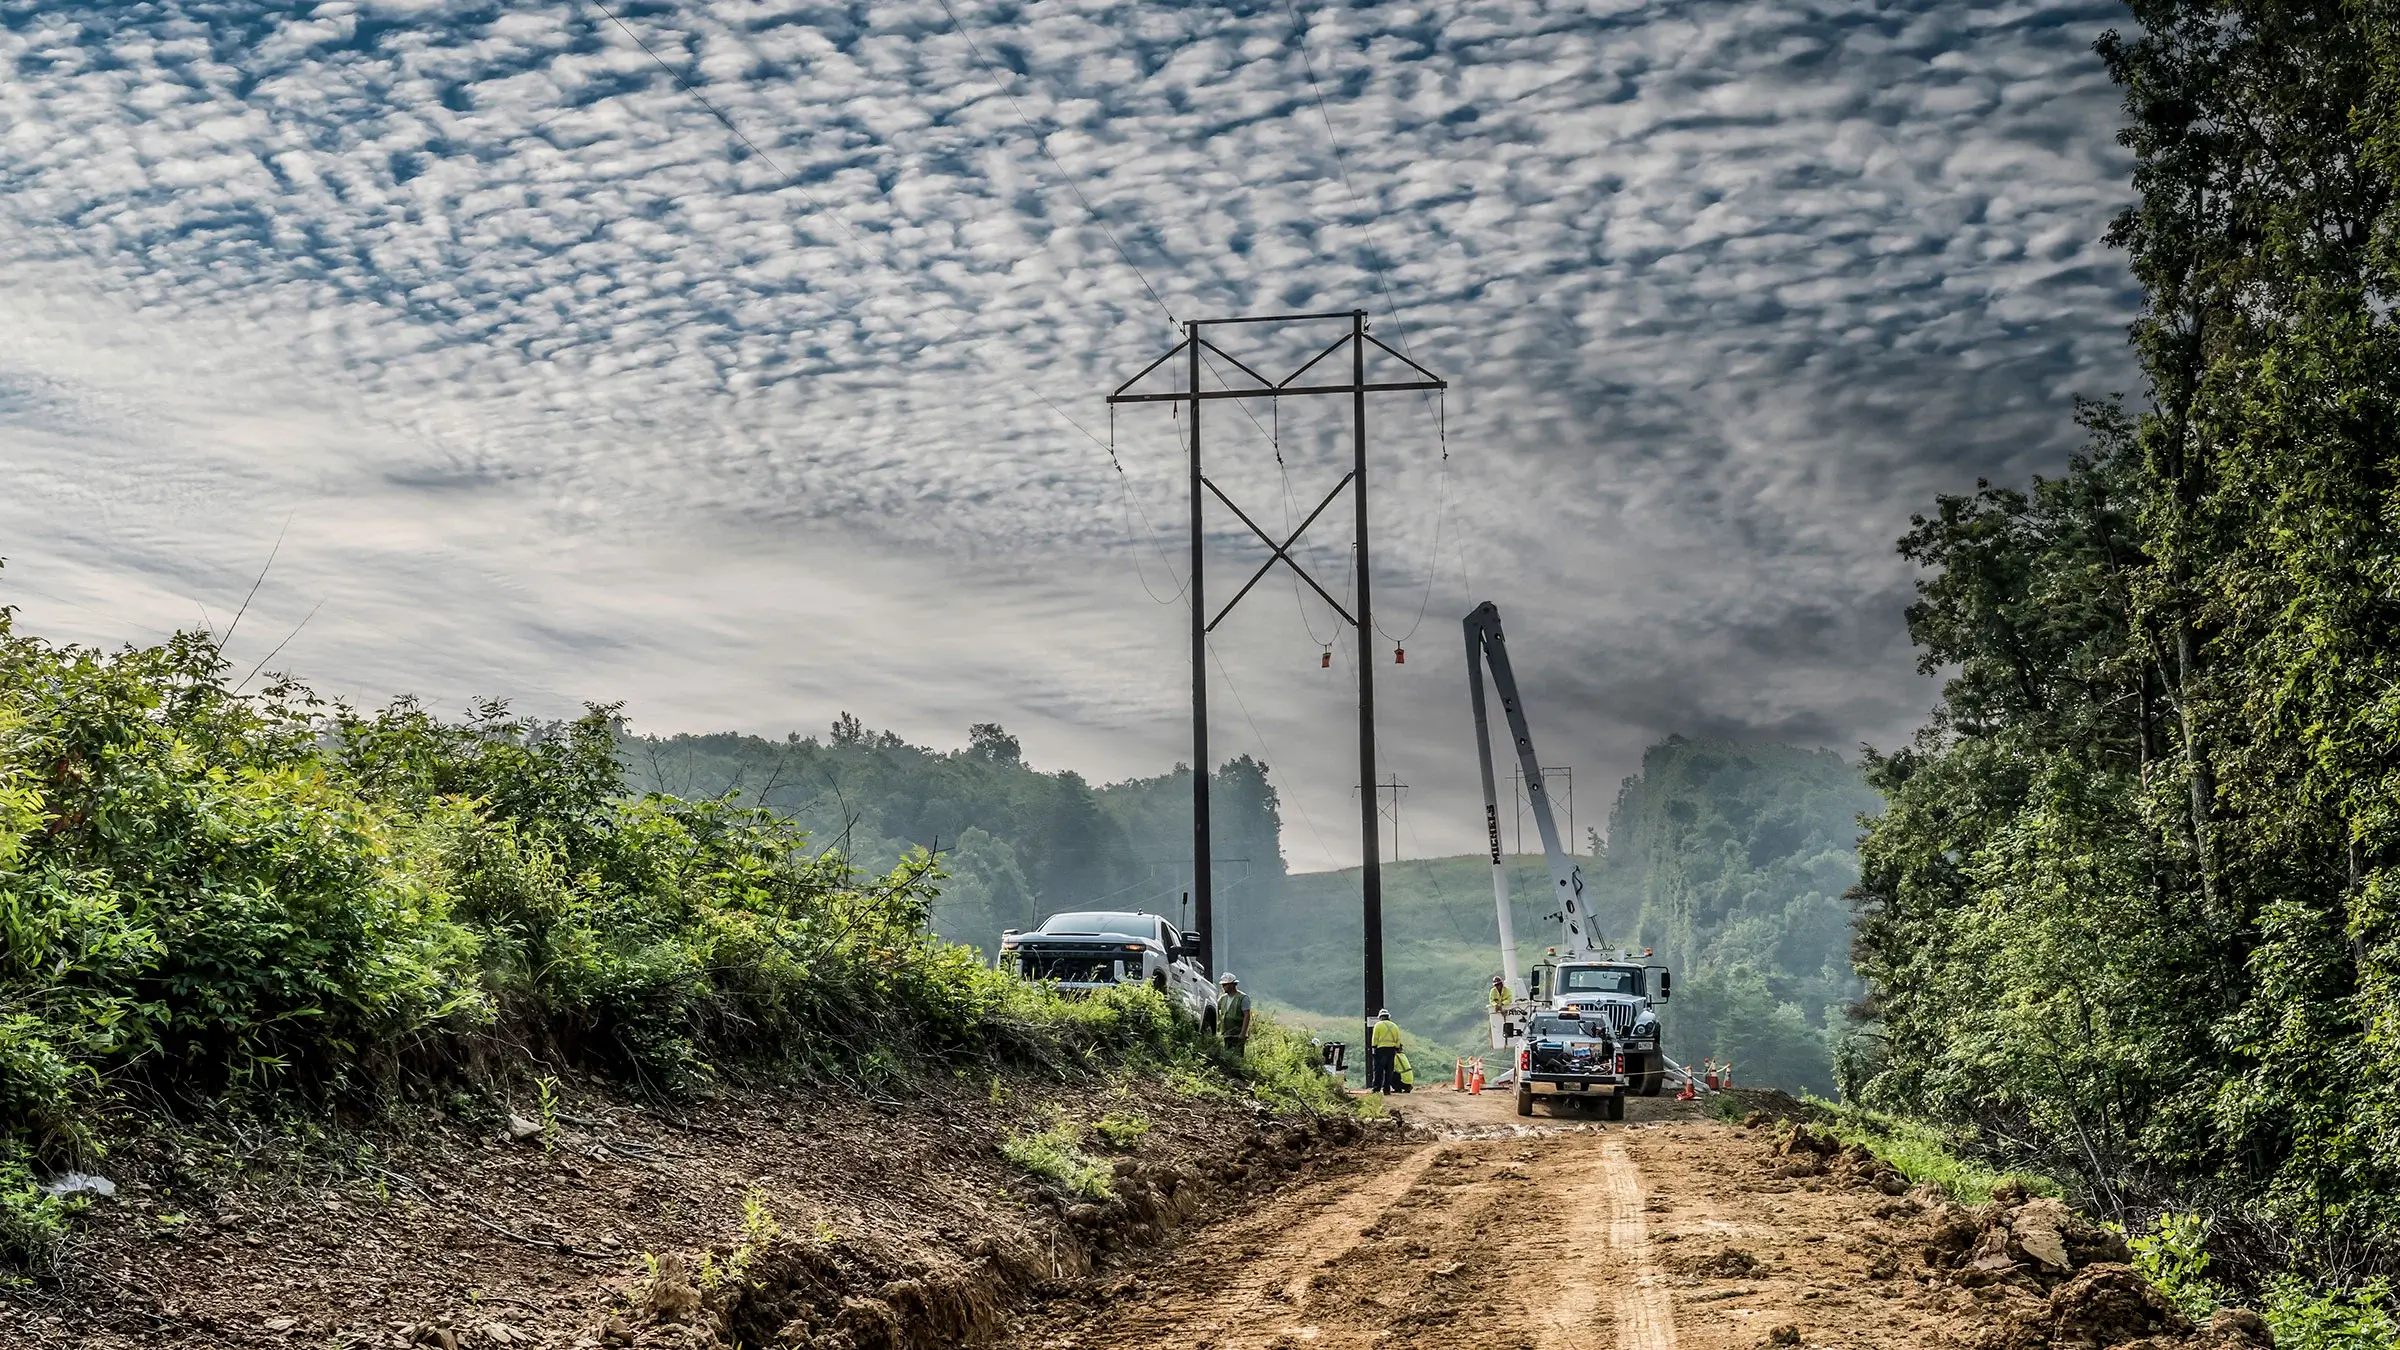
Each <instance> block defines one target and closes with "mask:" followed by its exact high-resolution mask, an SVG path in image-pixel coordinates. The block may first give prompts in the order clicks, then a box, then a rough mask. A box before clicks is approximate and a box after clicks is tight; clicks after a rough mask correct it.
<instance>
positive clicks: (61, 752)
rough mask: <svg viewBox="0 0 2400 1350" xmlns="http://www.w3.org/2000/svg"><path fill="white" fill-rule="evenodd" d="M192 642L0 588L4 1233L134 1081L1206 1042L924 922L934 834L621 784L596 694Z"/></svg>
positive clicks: (894, 1062) (1126, 1054)
mask: <svg viewBox="0 0 2400 1350" xmlns="http://www.w3.org/2000/svg"><path fill="white" fill-rule="evenodd" d="M224 673H225V668H224V663H223V662H222V661H221V660H220V659H219V657H218V655H217V652H216V650H215V648H214V647H213V646H212V645H211V644H210V643H209V642H208V641H207V640H206V639H205V638H203V637H199V636H191V635H186V636H183V637H179V638H177V639H175V640H174V641H173V642H171V643H168V644H166V645H163V646H160V647H155V648H135V649H127V650H125V651H122V652H118V653H114V654H104V653H100V652H95V651H91V650H88V649H84V648H79V647H59V646H52V645H49V644H46V643H43V642H41V641H39V640H36V639H33V638H30V637H26V636H23V635H20V634H18V633H16V632H15V631H14V629H13V627H12V626H11V623H10V616H9V615H8V613H7V611H6V610H5V609H0V1247H5V1248H8V1249H10V1250H13V1251H15V1252H17V1253H19V1254H22V1253H24V1252H25V1251H27V1250H29V1249H31V1248H34V1247H38V1246H39V1245H40V1244H41V1243H42V1242H43V1241H45V1240H46V1238H47V1236H48V1235H51V1234H54V1233H55V1231H56V1228H57V1221H58V1219H59V1216H60V1213H61V1210H60V1207H59V1206H58V1205H57V1203H56V1202H53V1201H49V1200H47V1199H46V1198H44V1197H41V1196H40V1195H39V1194H38V1193H37V1192H35V1191H34V1190H32V1189H31V1178H32V1177H33V1175H35V1168H36V1166H37V1165H38V1166H39V1167H41V1168H43V1169H49V1168H55V1167H58V1166H62V1165H66V1164H68V1163H72V1162H76V1161H79V1160H82V1159H84V1158H86V1157H88V1156H89V1155H90V1154H92V1153H93V1152H94V1151H95V1150H96V1149H97V1148H98V1147H99V1141H98V1140H96V1139H95V1138H94V1137H93V1135H92V1132H91V1130H90V1128H89V1126H88V1124H87V1122H88V1121H89V1120H90V1119H91V1118H92V1109H93V1108H94V1107H95V1106H98V1105H102V1104H105V1103H107V1102H108V1101H110V1100H111V1099H112V1098H113V1096H114V1095H115V1094H116V1093H117V1092H118V1091H120V1090H121V1089H123V1088H125V1087H127V1086H130V1085H132V1084H134V1083H137V1082H138V1083H140V1084H143V1085H145V1086H146V1087H148V1088H150V1089H153V1090H155V1091H158V1092H161V1093H166V1094H174V1095H191V1094H202V1095H213V1096H219V1097H226V1098H230V1099H232V1100H233V1101H235V1102H236V1103H237V1104H239V1103H242V1102H250V1103H252V1104H256V1105H264V1104H266V1103H267V1101H268V1100H269V1098H270V1096H271V1095H276V1094H290V1093H301V1094H351V1095H359V1094H367V1093H373V1092H378V1091H387V1090H390V1089H393V1088H396V1087H402V1086H406V1085H408V1084H410V1083H414V1082H425V1081H429V1080H430V1079H431V1078H432V1077H434V1076H437V1075H441V1074H444V1073H449V1072H454V1071H457V1070H458V1069H460V1068H462V1067H464V1066H468V1065H471V1064H474V1063H478V1062H483V1061H488V1060H490V1059H491V1058H493V1057H494V1054H495V1052H497V1053H498V1054H499V1055H501V1056H502V1057H505V1056H507V1055H508V1054H510V1053H511V1052H513V1051H515V1050H516V1049H517V1048H519V1047H534V1048H538V1051H539V1053H540V1056H541V1059H542V1061H543V1062H544V1063H545V1064H547V1065H548V1066H551V1067H557V1066H561V1065H567V1064H572V1065H578V1066H581V1067H584V1068H586V1069H590V1070H595V1071H598V1072H603V1073H609V1074H614V1075H617V1076H620V1077H622V1078H624V1079H626V1080H629V1081H631V1082H633V1083H635V1084H638V1085H641V1086H645V1087H648V1088H650V1089H653V1090H659V1091H668V1092H675V1091H683V1090H687V1089H691V1088H695V1087H698V1086H701V1085H703V1084H704V1083H705V1082H707V1081H708V1080H709V1079H710V1078H712V1077H713V1076H715V1075H716V1074H718V1073H719V1072H720V1071H721V1069H722V1068H723V1067H725V1066H727V1065H729V1064H734V1063H740V1064H744V1065H750V1066H756V1067H761V1068H773V1069H777V1070H782V1071H790V1072H798V1073H802V1074H807V1075H813V1076H817V1077H821V1078H828V1079H834V1080H846V1081H853V1082H857V1083H860V1084H862V1085H865V1086H868V1087H880V1086H882V1085H884V1084H885V1083H886V1082H888V1081H889V1080H891V1079H892V1078H894V1077H896V1076H898V1075H900V1074H902V1073H904V1072H906V1071H907V1067H908V1065H909V1064H910V1063H912V1062H919V1061H924V1060H938V1059H943V1058H951V1059H961V1058H984V1059H1001V1058H1007V1059H1017V1060H1032V1061H1036V1062H1049V1063H1073V1062H1079V1061H1081V1060H1082V1059H1083V1058H1084V1057H1085V1056H1087V1055H1090V1054H1093V1053H1096V1052H1097V1053H1106V1054H1109V1055H1112V1056H1115V1057H1117V1058H1119V1059H1120V1060H1126V1061H1130V1062H1134V1063H1150V1064H1177V1065H1185V1066H1199V1067H1198V1068H1197V1069H1195V1070H1194V1071H1195V1072H1205V1071H1206V1066H1207V1065H1208V1064H1209V1062H1210V1061H1209V1060H1208V1059H1207V1051H1206V1050H1205V1048H1203V1047H1201V1046H1200V1045H1199V1043H1198V1042H1199V1033H1198V1032H1197V1030H1196V1029H1195V1028H1192V1027H1190V1026H1189V1025H1187V1024H1184V1023H1182V1022H1179V1020H1178V1019H1176V1018H1175V1017H1174V1016H1172V1015H1171V1013H1170V1012H1169V1010H1168V1008H1167V1006H1166V1003H1165V1001H1164V1000H1163V999H1161V998H1160V997H1159V996H1158V995H1156V994H1155V993H1152V992H1150V991H1149V990H1147V989H1141V990H1123V991H1116V992H1113V993H1111V994H1109V995H1107V996H1104V997H1099V998H1089V999H1076V1000H1068V999H1062V998H1060V997H1059V996H1057V995H1056V994H1054V993H1052V992H1050V991H1049V990H1048V989H1046V988H1045V987H1043V986H1038V985H1029V984H1026V983H1025V982H1023V981H1021V980H1018V979H1016V978H1015V977H1013V976H1010V975H1005V974H1002V973H1000V972H998V971H995V970H993V969H991V968H989V967H988V966H987V965H985V964H984V963H983V962H982V961H981V960H980V959H979V958H978V957H977V955H976V953H975V952H974V951H973V950H972V949H970V948H965V947H960V946H954V945H951V944H948V943H944V942H942V941H940V940H939V939H938V938H936V937H934V936H933V935H932V934H931V933H930V932H929V931H928V928H927V918H928V915H929V913H930V911H931V909H932V907H933V904H934V902H935V899H936V896H937V893H938V892H937V888H938V885H939V883H940V881H941V875H942V874H941V872H940V871H939V869H938V866H937V864H936V861H935V860H934V859H933V858H932V857H930V856H928V855H927V854H925V853H924V852H922V851H916V852H911V853H908V854H905V855H903V856H902V857H900V858H899V859H898V860H897V861H896V862H895V864H894V866H893V867H892V868H891V869H890V870H889V871H888V872H887V873H885V874H882V875H870V876H862V875H861V874H859V873H858V872H856V871H855V870H854V869H853V867H852V865H851V864H850V862H849V861H848V860H847V859H846V858H845V857H844V856H843V855H842V854H841V853H839V852H838V851H821V850H818V849H816V848H814V847H812V846H811V841H810V840H809V838H808V836H807V835H806V834H805V833H804V832H803V831H802V830H801V829H800V828H799V827H798V826H797V825H796V824H795V823H793V822H792V821H790V820H788V819H785V818H783V817H780V816H777V815H775V814H772V813H770V812H766V811H762V810H754V809H748V808H745V807H742V806H740V805H737V804H735V803H734V802H731V801H723V800H720V801H701V802H690V801H683V800H680V799H676V798H672V797H667V796H662V795H657V794H650V795H644V796H636V795H633V794H631V793H629V792H627V790H626V788H625V784H624V781H623V775H622V773H621V771H620V769H619V767H618V761H617V752H618V745H619V739H620V738H619V732H618V728H617V727H616V725H615V719H614V710H613V709H610V708H606V707H595V708H592V709H590V710H589V711H588V712H587V713H586V714H585V716H583V717H582V718H580V719H578V720H576V721H574V722H572V723H570V724H566V725H542V724H536V723H531V722H527V721H525V720H522V719H518V718H514V717H511V716H510V715H509V714H508V712H507V710H506V709H505V708H504V707H503V706H501V705H498V704H488V705H485V706H483V707H481V708H478V709H477V710H475V711H474V712H473V713H472V714H471V715H470V716H469V717H467V718H466V719H464V720H461V721H455V722H454V721H445V720H442V719H439V718H435V717H433V716H432V715H430V714H428V713H427V712H425V711H424V710H423V709H422V708H420V707H418V706H416V705H415V704H413V703H410V702H407V701H402V702H400V703H398V704H395V705H393V706H392V707H390V708H387V709H384V710H382V711H380V712H376V713H372V714H362V713H359V712H356V711H353V710H351V709H349V708H346V707H341V706H338V705H335V706H327V705H324V704H321V703H319V702H318V701H317V700H315V699H314V698H313V697H312V696H310V695H309V694H308V693H307V691H305V690H303V689H300V688H298V687H296V686H290V685H282V686H277V687H274V688H271V689H269V690H267V691H266V692H264V693H263V694H256V695H248V696H244V695H240V694H237V693H235V692H234V691H233V690H231V689H229V688H228V687H227V685H226V682H225V680H224Z"/></svg>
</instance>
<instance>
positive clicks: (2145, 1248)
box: [2126, 1211, 2282, 1344]
mask: <svg viewBox="0 0 2400 1350" xmlns="http://www.w3.org/2000/svg"><path fill="white" fill-rule="evenodd" d="M2208 1236H2209V1233H2208V1221H2207V1220H2206V1219H2203V1218H2201V1217H2200V1216H2199V1215H2197V1214H2178V1213H2174V1212H2173V1211H2169V1212H2168V1213H2165V1214H2161V1215H2159V1216H2158V1219H2157V1222H2156V1225H2155V1226H2154V1227H2152V1228H2151V1230H2150V1231H2149V1232H2147V1233H2143V1234H2140V1235H2138V1236H2136V1237H2133V1238H2130V1239H2128V1240H2127V1242H2126V1245H2127V1246H2129V1247H2131V1248H2132V1249H2133V1268H2134V1269H2135V1270H2138V1271H2140V1272H2141V1273H2142V1275H2143V1277H2144V1278H2146V1279H2148V1280H2149V1281H2150V1283H2152V1284H2155V1285H2157V1286H2158V1288H2159V1292H2161V1293H2163V1294H2165V1295H2166V1296H2167V1297H2168V1298H2170V1299H2172V1300H2174V1303H2175V1306H2176V1307H2178V1308H2180V1309H2182V1310H2183V1314H2184V1316H2186V1317H2189V1318H2191V1319H2192V1320H2193V1321H2195V1322H2202V1323H2205V1322H2206V1321H2207V1320H2208V1315H2209V1314H2210V1313H2212V1312H2214V1311H2216V1309H2217V1306H2218V1305H2219V1304H2221V1303H2223V1302H2224V1301H2225V1289H2224V1287H2223V1286H2222V1285H2219V1284H2218V1283H2217V1282H2216V1281H2215V1280H2212V1279H2210V1278H2209V1275H2208ZM2277 1343H2278V1344H2281V1343H2282V1342H2281V1339H2280V1338H2278V1341H2277Z"/></svg>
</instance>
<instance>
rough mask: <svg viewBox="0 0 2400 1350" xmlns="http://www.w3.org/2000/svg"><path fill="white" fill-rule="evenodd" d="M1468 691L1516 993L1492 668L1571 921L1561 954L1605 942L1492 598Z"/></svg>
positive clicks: (1476, 618)
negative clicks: (1488, 691)
mask: <svg viewBox="0 0 2400 1350" xmlns="http://www.w3.org/2000/svg"><path fill="white" fill-rule="evenodd" d="M1466 633H1467V692H1468V694H1469V696H1470V697H1471V699H1472V701H1473V703H1474V705H1475V756H1476V759H1477V761H1478V762H1479V763H1480V764H1481V766H1482V769H1483V823H1484V831H1485V834H1486V837H1487V840H1488V842H1489V844H1490V846H1491V856H1492V903H1493V904H1494V905H1495V906H1496V907H1497V908H1498V909H1499V912H1500V965H1501V971H1502V974H1503V976H1504V977H1505V978H1506V979H1507V981H1508V986H1509V988H1510V990H1511V991H1513V992H1518V993H1521V992H1523V991H1522V989H1521V987H1520V986H1519V985H1518V984H1517V943H1516V935H1515V932H1514V929H1513V926H1512V925H1511V923H1510V921H1509V913H1508V865H1507V861H1506V859H1505V858H1503V857H1502V855H1501V852H1500V791H1499V785H1498V783H1497V782H1496V781H1495V780H1494V778H1493V775H1492V737H1491V726H1490V722H1489V719H1488V718H1487V716H1486V714H1485V711H1484V699H1483V680H1484V672H1485V668H1486V667H1487V666H1488V667H1489V668H1490V673H1491V680H1492V687H1493V689H1494V690H1495V691H1497V692H1498V693H1499V695H1500V711H1501V713H1502V714H1503V715H1504V716H1506V717H1507V718H1508V734H1509V736H1510V737H1511V738H1512V739H1513V740H1515V742H1516V749H1517V764H1518V766H1519V767H1520V768H1521V769H1523V770H1524V773H1525V790H1526V795H1527V796H1529V797H1530V798H1532V800H1533V825H1534V828H1535V829H1536V830H1538V831H1540V832H1541V836H1542V855H1543V857H1544V858H1546V859H1547V860H1548V861H1549V864H1550V879H1551V880H1552V881H1553V882H1555V883H1556V898H1557V900H1558V905H1559V913H1560V915H1562V916H1563V917H1564V918H1565V920H1566V941H1565V943H1564V944H1563V950H1562V951H1561V952H1560V955H1561V956H1563V957H1565V958H1566V959H1568V960H1575V959H1578V958H1582V957H1588V956H1592V955H1595V954H1597V953H1598V952H1599V950H1600V947H1601V936H1600V932H1599V929H1598V928H1597V927H1596V926H1595V924H1594V923H1593V915H1592V907H1591V902H1590V900H1588V899H1587V898H1586V897H1585V895H1584V888H1583V867H1582V865H1581V864H1579V863H1577V862H1576V861H1575V860H1574V859H1573V858H1571V857H1569V856H1568V854H1567V851H1566V849H1565V848H1563V847H1561V845H1560V843H1559V838H1558V821H1557V820H1556V819H1555V818H1554V817H1553V816H1552V815H1551V814H1550V794H1549V792H1548V791H1547V790H1546V789H1545V788H1544V786H1543V783H1542V765H1541V761H1540V760H1538V759H1536V758H1535V757H1534V753H1533V732H1532V730H1531V729H1529V728H1528V727H1527V726H1526V725H1525V704H1524V701H1523V700H1521V699H1519V698H1518V697H1517V677H1516V675H1515V673H1514V672H1513V671H1511V670H1510V669H1509V664H1508V643H1507V640H1506V639H1505V638H1503V637H1502V636H1501V633H1500V607H1499V606H1498V605H1495V604H1493V603H1492V602H1491V601H1489V600H1486V601H1484V602H1483V603H1482V604H1480V605H1477V606H1476V607H1475V612H1474V613H1472V614H1469V615H1468V616H1467V618H1466Z"/></svg>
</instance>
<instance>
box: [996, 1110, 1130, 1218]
mask: <svg viewBox="0 0 2400 1350" xmlns="http://www.w3.org/2000/svg"><path fill="white" fill-rule="evenodd" d="M1000 1156H1001V1157H1003V1158H1006V1159H1008V1160H1009V1161H1010V1162H1012V1163H1015V1164H1016V1165H1017V1166H1019V1167H1021V1168H1023V1169H1025V1171H1026V1172H1027V1173H1029V1174H1031V1175H1033V1176H1037V1177H1040V1178H1042V1179H1043V1180H1045V1181H1049V1182H1052V1183H1054V1184H1056V1185H1057V1186H1058V1187H1059V1188H1060V1189H1062V1190H1065V1191H1067V1192H1068V1193H1070V1194H1074V1195H1086V1196H1090V1197H1091V1198H1093V1199H1095V1200H1106V1199H1109V1198H1111V1197H1112V1196H1114V1195H1115V1194H1116V1189H1115V1187H1113V1186H1112V1185H1111V1184H1110V1179H1111V1172H1110V1169H1109V1168H1108V1167H1107V1166H1106V1165H1105V1164H1103V1163H1101V1162H1099V1161H1098V1160H1096V1159H1094V1158H1093V1157H1092V1156H1091V1155H1090V1154H1088V1153H1085V1152H1084V1151H1083V1128H1082V1127H1081V1126H1079V1125H1077V1124H1076V1123H1075V1122H1074V1121H1071V1120H1059V1121H1055V1122H1053V1123H1052V1124H1051V1125H1049V1126H1048V1127H1047V1128H1044V1129H1040V1130H1035V1131H1033V1132H1032V1133H1030V1134H1020V1135H1016V1136H1014V1137H1012V1138H1009V1139H1005V1140H1003V1141H1001V1144H1000Z"/></svg>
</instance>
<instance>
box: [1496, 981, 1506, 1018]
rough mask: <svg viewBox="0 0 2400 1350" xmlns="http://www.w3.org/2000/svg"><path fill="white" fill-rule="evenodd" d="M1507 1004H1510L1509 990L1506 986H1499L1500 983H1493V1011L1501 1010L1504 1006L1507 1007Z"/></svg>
mask: <svg viewBox="0 0 2400 1350" xmlns="http://www.w3.org/2000/svg"><path fill="white" fill-rule="evenodd" d="M1507 1006H1508V990H1506V989H1505V988H1502V987H1501V986H1499V985H1496V984H1495V985H1493V986H1492V1011H1493V1012H1499V1011H1500V1010H1501V1009H1503V1008H1506V1007H1507Z"/></svg>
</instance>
